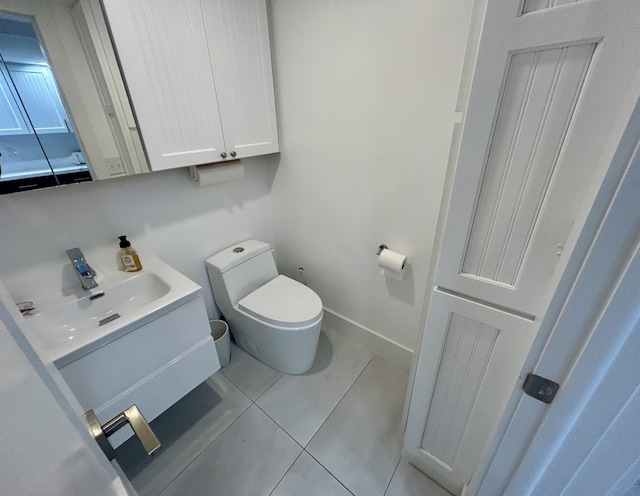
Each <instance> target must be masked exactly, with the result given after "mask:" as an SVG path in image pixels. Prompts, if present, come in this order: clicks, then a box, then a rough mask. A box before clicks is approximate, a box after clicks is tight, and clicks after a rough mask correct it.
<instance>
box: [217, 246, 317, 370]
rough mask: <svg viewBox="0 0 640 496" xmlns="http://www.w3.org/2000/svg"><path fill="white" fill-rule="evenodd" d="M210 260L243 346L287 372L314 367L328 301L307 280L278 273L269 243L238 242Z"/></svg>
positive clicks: (228, 315) (229, 319)
mask: <svg viewBox="0 0 640 496" xmlns="http://www.w3.org/2000/svg"><path fill="white" fill-rule="evenodd" d="M206 266H207V273H208V275H209V281H210V283H211V289H212V290H213V296H214V298H215V300H216V303H217V305H218V307H219V308H220V311H221V312H222V315H224V317H225V318H226V320H227V322H228V323H229V328H230V329H231V333H232V334H233V337H234V339H235V341H236V344H237V345H238V346H240V347H241V348H242V349H243V350H245V351H246V352H247V353H250V354H251V355H253V356H255V357H256V358H258V359H259V360H261V361H262V362H264V363H266V364H267V365H269V366H270V367H273V368H274V369H276V370H279V371H281V372H284V373H287V374H302V373H304V372H306V371H307V370H309V369H310V368H311V366H312V365H313V361H314V359H315V356H316V351H317V348H318V339H319V337H320V328H321V325H322V301H321V300H320V297H319V296H318V295H317V294H316V293H315V292H314V291H313V290H311V289H310V288H308V287H307V286H305V285H304V284H300V283H299V282H297V281H294V280H293V279H290V278H288V277H286V276H284V275H279V274H278V270H277V268H276V264H275V259H274V257H273V250H272V249H271V247H270V246H269V245H268V244H267V243H263V242H261V241H256V240H253V239H250V240H247V241H243V242H241V243H237V244H235V245H233V246H231V247H229V248H227V249H226V250H223V251H221V252H219V253H216V254H215V255H213V256H212V257H210V258H208V259H207V261H206Z"/></svg>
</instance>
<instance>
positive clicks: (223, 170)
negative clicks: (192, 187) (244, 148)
mask: <svg viewBox="0 0 640 496" xmlns="http://www.w3.org/2000/svg"><path fill="white" fill-rule="evenodd" d="M243 176H244V165H242V163H241V162H240V161H239V160H235V161H233V162H225V163H224V164H223V165H221V164H208V165H198V166H196V167H191V179H192V180H193V182H194V183H196V185H197V186H198V187H200V188H201V187H203V186H210V185H212V184H218V183H223V182H225V181H232V180H234V179H240V178H241V177H243Z"/></svg>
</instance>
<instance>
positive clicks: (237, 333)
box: [226, 311, 322, 375]
mask: <svg viewBox="0 0 640 496" xmlns="http://www.w3.org/2000/svg"><path fill="white" fill-rule="evenodd" d="M226 317H227V321H228V322H229V327H230V329H231V333H232V334H233V337H234V339H235V341H236V344H237V345H238V346H239V347H240V348H242V349H243V350H244V351H246V352H247V353H249V354H250V355H252V356H254V357H256V358H257V359H258V360H260V361H261V362H263V363H265V364H267V365H268V366H269V367H271V368H273V369H276V370H278V371H280V372H283V373H285V374H292V375H297V374H304V373H305V372H307V371H308V370H309V369H310V368H311V367H312V366H313V362H314V360H315V357H316V352H317V350H318V340H319V339H320V330H321V327H322V314H321V315H320V317H319V318H318V320H317V321H316V322H314V323H313V324H310V325H308V326H306V327H303V328H298V329H289V328H283V327H274V326H270V325H268V324H266V323H263V322H259V321H257V320H256V319H254V318H253V317H251V316H249V315H246V314H242V313H241V312H240V311H237V313H236V315H230V316H226Z"/></svg>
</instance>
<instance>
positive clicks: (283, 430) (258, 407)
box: [254, 403, 304, 449]
mask: <svg viewBox="0 0 640 496" xmlns="http://www.w3.org/2000/svg"><path fill="white" fill-rule="evenodd" d="M254 406H255V407H256V408H257V409H258V410H260V411H261V412H262V413H264V414H265V415H266V416H267V418H268V419H269V420H271V422H273V423H274V424H276V425H277V426H278V428H279V429H280V430H281V431H282V432H284V433H285V434H286V435H287V436H289V437H290V438H291V440H292V441H293V442H294V443H296V444H297V445H298V446H300V448H302V449H304V446H302V445H301V444H300V443H299V442H298V441H297V439H295V438H294V437H293V436H292V435H291V434H289V433H288V432H287V430H286V429H285V428H284V427H282V426H281V425H280V424H279V423H278V422H276V421H275V420H274V419H272V418H271V417H270V416H269V414H268V413H267V412H265V411H264V410H263V409H262V408H260V405H258V404H257V403H254Z"/></svg>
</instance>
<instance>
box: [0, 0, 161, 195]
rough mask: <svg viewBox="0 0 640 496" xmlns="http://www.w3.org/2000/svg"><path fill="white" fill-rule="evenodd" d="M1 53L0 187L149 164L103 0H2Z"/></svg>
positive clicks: (123, 172) (130, 170) (119, 172)
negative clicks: (110, 32)
mask: <svg viewBox="0 0 640 496" xmlns="http://www.w3.org/2000/svg"><path fill="white" fill-rule="evenodd" d="M3 29H4V34H3ZM3 46H4V47H5V48H3ZM7 47H9V48H7ZM14 52H18V53H14ZM0 56H2V57H3V58H4V59H5V63H3V61H2V58H0V154H1V155H0V167H2V174H1V175H0V193H3V192H12V191H23V190H25V189H32V188H33V187H48V186H55V185H58V184H67V183H71V182H82V181H89V180H92V179H93V180H100V179H109V178H115V177H121V176H127V175H132V174H139V173H143V172H149V171H150V168H149V166H148V162H147V159H146V156H145V152H144V148H143V146H142V141H141V138H140V135H139V133H138V129H137V123H136V120H135V117H134V114H133V111H132V108H131V104H130V102H129V99H128V95H127V91H126V88H125V85H124V81H123V78H122V75H121V74H120V70H119V66H118V63H117V59H116V56H115V51H114V49H113V46H112V44H111V39H110V37H109V32H108V28H107V24H106V21H105V19H104V15H103V13H102V8H101V4H100V0H29V1H28V2H25V1H24V0H0ZM20 91H22V92H23V93H24V96H19V95H18V93H19V92H20ZM45 96H46V97H47V98H45ZM27 163H28V164H27ZM36 168H37V171H38V172H36V171H35V170H36ZM19 171H21V172H22V173H23V174H24V175H23V176H22V177H21V178H19V177H18V173H19ZM29 171H30V172H29ZM10 174H14V175H13V176H11V175H10ZM27 176H29V177H27ZM20 181H23V183H19V182H20Z"/></svg>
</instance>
